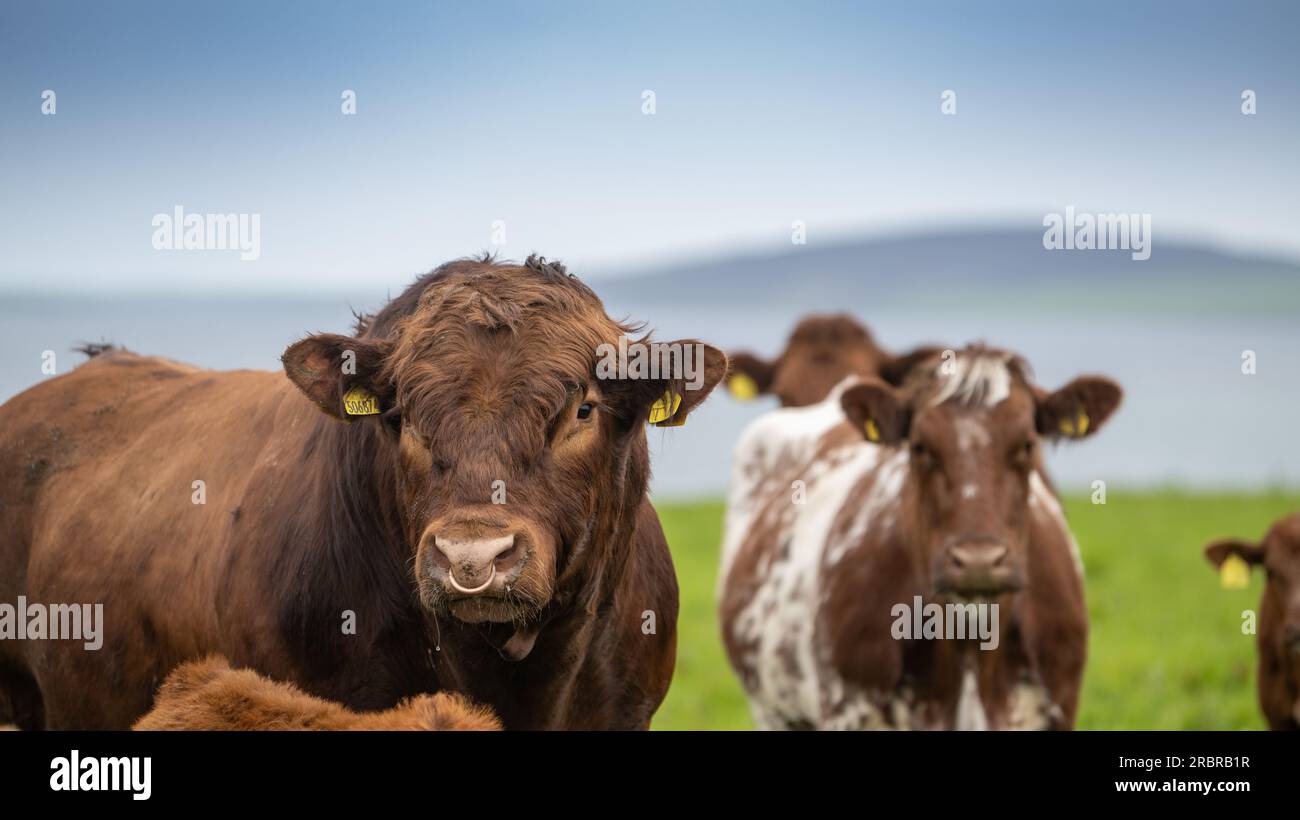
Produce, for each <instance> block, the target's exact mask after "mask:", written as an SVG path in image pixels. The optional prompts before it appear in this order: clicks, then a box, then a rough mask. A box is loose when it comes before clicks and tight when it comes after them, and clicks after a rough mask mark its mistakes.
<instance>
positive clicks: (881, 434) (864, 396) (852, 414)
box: [840, 379, 912, 445]
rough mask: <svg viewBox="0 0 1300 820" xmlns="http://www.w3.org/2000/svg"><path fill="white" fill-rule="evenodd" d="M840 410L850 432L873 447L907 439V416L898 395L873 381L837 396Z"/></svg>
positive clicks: (910, 422) (906, 410) (909, 416)
mask: <svg viewBox="0 0 1300 820" xmlns="http://www.w3.org/2000/svg"><path fill="white" fill-rule="evenodd" d="M840 407H842V408H844V415H846V416H848V418H849V422H850V423H852V424H853V427H854V429H856V430H857V431H858V432H859V433H861V434H862V437H863V438H865V439H866V440H867V441H870V442H871V443H873V444H884V445H889V444H897V443H898V442H900V441H902V440H903V439H905V438H907V434H908V430H909V429H910V427H911V424H912V420H911V413H910V412H908V409H907V407H906V405H904V403H903V401H902V398H901V397H900V396H899V395H898V391H896V390H895V389H894V388H892V387H890V386H889V385H887V384H885V383H884V382H882V381H877V380H875V379H870V380H867V381H863V382H859V383H858V384H855V385H853V386H852V387H850V388H848V389H847V390H845V391H844V392H843V393H842V394H841V395H840Z"/></svg>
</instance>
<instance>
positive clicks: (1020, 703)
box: [1001, 682, 1065, 731]
mask: <svg viewBox="0 0 1300 820" xmlns="http://www.w3.org/2000/svg"><path fill="white" fill-rule="evenodd" d="M1009 700H1010V702H1009V705H1008V707H1007V717H1006V722H1005V724H1004V725H1003V726H1002V727H1001V728H1003V729H1007V730H1013V731H1015V730H1019V731H1042V730H1045V729H1051V728H1052V727H1053V726H1055V725H1057V724H1058V723H1059V722H1060V721H1062V720H1064V719H1065V713H1064V712H1063V711H1062V710H1061V707H1059V706H1057V705H1056V704H1055V703H1053V702H1052V699H1051V697H1049V696H1048V694H1047V689H1045V688H1044V687H1043V686H1042V685H1040V684H1038V683H1028V682H1021V683H1018V684H1016V686H1015V688H1013V689H1012V690H1011V697H1010V699H1009Z"/></svg>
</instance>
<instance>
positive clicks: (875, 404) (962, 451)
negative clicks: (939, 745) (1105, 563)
mask: <svg viewBox="0 0 1300 820" xmlns="http://www.w3.org/2000/svg"><path fill="white" fill-rule="evenodd" d="M1119 401H1120V389H1119V387H1118V386H1117V385H1115V384H1114V383H1113V382H1111V381H1109V380H1107V379H1104V378H1101V377H1083V378H1079V379H1076V380H1075V381H1073V382H1071V383H1070V384H1068V385H1066V386H1065V387H1063V388H1061V389H1060V390H1058V391H1056V392H1054V393H1047V392H1046V391H1043V390H1040V389H1038V388H1036V387H1035V386H1033V385H1032V384H1031V383H1030V382H1029V380H1028V378H1027V376H1026V366H1025V365H1024V364H1023V363H1022V362H1021V360H1020V359H1019V358H1017V357H1015V356H1013V355H1011V354H1009V353H1006V352H1003V351H998V350H992V349H987V348H983V347H971V348H968V349H966V350H963V351H960V352H956V353H955V355H953V356H934V357H932V358H931V359H929V360H927V361H926V362H924V363H922V364H919V365H917V367H916V368H915V369H914V371H913V372H912V373H911V374H910V375H909V376H908V377H907V379H906V380H905V382H904V384H903V385H902V386H901V387H899V388H895V387H894V386H891V385H889V384H886V383H885V382H883V381H880V380H877V379H868V380H860V379H856V378H850V379H846V380H845V382H844V383H842V384H841V385H839V386H838V387H837V388H836V389H834V390H833V391H832V392H831V394H830V395H829V396H828V397H827V398H826V399H825V400H824V401H822V402H820V403H818V404H815V405H812V406H810V407H806V408H797V409H782V410H776V411H773V412H771V413H769V414H767V415H765V416H762V417H760V418H759V419H757V420H756V421H755V422H753V423H752V424H751V425H750V427H749V428H748V429H747V430H746V431H745V433H744V434H743V436H742V438H741V440H740V443H739V445H738V446H737V451H736V460H735V464H734V468H733V474H732V486H731V492H730V496H729V499H728V508H727V521H726V535H725V541H724V545H723V559H722V572H721V576H720V577H721V579H722V581H721V587H720V594H719V598H720V612H721V621H722V632H723V639H724V643H725V645H726V649H727V654H728V657H729V658H730V660H731V664H732V666H733V667H734V668H735V670H736V672H737V673H738V675H739V676H740V679H741V681H742V683H743V684H744V687H745V689H746V691H747V693H748V695H749V698H750V704H751V708H752V712H753V716H754V720H755V723H756V724H757V725H758V726H760V727H763V728H773V729H776V728H843V729H877V728H895V729H907V728H912V729H919V728H931V729H953V728H972V729H974V728H993V729H1003V728H1006V729H1010V728H1034V729H1045V728H1069V727H1071V726H1072V725H1073V723H1074V716H1075V708H1076V705H1077V701H1078V694H1079V685H1080V681H1081V678H1082V674H1083V666H1084V657H1085V651H1086V643H1087V627H1088V624H1087V615H1086V611H1085V609H1084V598H1083V576H1082V567H1081V565H1080V562H1079V557H1078V550H1077V546H1076V545H1075V543H1074V541H1073V538H1072V537H1071V535H1070V532H1069V530H1068V528H1067V527H1066V524H1065V520H1064V518H1063V516H1062V513H1061V507H1060V504H1059V503H1058V501H1057V498H1056V495H1055V493H1054V492H1053V490H1052V488H1051V486H1050V484H1049V483H1048V480H1047V478H1046V476H1045V473H1044V471H1043V465H1042V461H1041V457H1040V453H1039V449H1040V447H1041V445H1042V442H1043V441H1044V440H1054V439H1060V438H1071V439H1073V438H1083V437H1086V436H1091V435H1093V434H1095V433H1096V432H1097V430H1098V429H1100V428H1101V426H1102V424H1103V423H1104V422H1105V421H1106V420H1107V418H1108V417H1109V416H1110V415H1111V413H1112V412H1113V411H1114V410H1115V408H1116V407H1117V405H1118V404H1119ZM972 604H974V605H976V606H971V605H972ZM978 605H983V606H984V607H985V609H984V610H980V609H979V608H978ZM991 605H996V607H997V608H996V609H989V607H990V606H991ZM918 606H920V607H921V609H920V610H918V609H916V607H918ZM923 612H924V613H925V614H926V620H927V621H929V620H930V618H929V615H930V614H931V613H934V612H940V613H950V614H951V613H955V614H957V615H959V616H960V617H961V618H963V619H964V618H966V617H967V616H969V615H972V614H976V613H978V612H985V613H991V614H992V615H993V617H996V618H997V620H995V621H993V625H994V626H996V627H998V628H997V629H996V630H994V632H993V634H992V635H991V636H989V638H990V639H989V640H986V641H983V642H980V641H977V640H972V639H970V638H969V637H967V638H965V639H963V638H961V637H960V636H961V635H963V634H966V633H964V632H962V631H959V632H958V633H957V635H958V637H956V638H954V639H951V640H925V639H924V638H925V637H933V636H932V635H930V633H929V632H928V629H929V627H928V626H927V627H926V631H925V632H924V633H921V634H914V633H913V631H912V624H913V623H920V621H921V618H922V613H923ZM959 630H960V627H959ZM938 637H943V635H942V634H941V635H939V636H938ZM949 637H952V636H949ZM982 650H987V651H982Z"/></svg>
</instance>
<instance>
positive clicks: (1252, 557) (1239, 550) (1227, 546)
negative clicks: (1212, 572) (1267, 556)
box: [1205, 538, 1264, 569]
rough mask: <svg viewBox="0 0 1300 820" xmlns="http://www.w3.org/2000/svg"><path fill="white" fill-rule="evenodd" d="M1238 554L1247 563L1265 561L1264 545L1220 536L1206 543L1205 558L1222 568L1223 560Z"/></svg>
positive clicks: (1253, 563) (1255, 563)
mask: <svg viewBox="0 0 1300 820" xmlns="http://www.w3.org/2000/svg"><path fill="white" fill-rule="evenodd" d="M1234 555H1235V556H1237V557H1238V558H1240V559H1241V560H1243V561H1245V562H1246V563H1247V564H1251V565H1257V564H1262V563H1264V545H1263V544H1260V543H1257V542H1255V541H1244V540H1242V539H1240V538H1220V539H1219V540H1218V541H1211V542H1210V543H1208V544H1206V545H1205V558H1206V560H1207V561H1209V562H1210V563H1211V564H1214V566H1216V567H1218V568H1220V569H1222V568H1223V562H1224V561H1226V560H1228V558H1229V557H1230V556H1234Z"/></svg>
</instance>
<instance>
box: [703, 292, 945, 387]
mask: <svg viewBox="0 0 1300 820" xmlns="http://www.w3.org/2000/svg"><path fill="white" fill-rule="evenodd" d="M938 351H939V348H935V347H922V348H917V349H916V350H914V351H912V352H911V353H907V354H905V355H902V356H894V355H892V354H890V353H888V352H886V351H885V350H882V349H881V348H880V347H879V346H878V345H877V344H876V342H875V340H874V339H872V338H871V333H869V332H868V331H867V329H866V328H865V327H863V326H862V325H861V324H860V323H859V322H858V321H857V320H856V319H854V318H853V317H852V316H849V315H848V314H846V313H838V314H834V315H813V316H805V317H804V318H803V319H801V320H800V321H799V324H797V325H795V328H794V331H793V332H792V333H791V334H790V338H789V340H788V341H787V342H786V345H785V350H784V351H782V352H781V355H779V356H777V357H776V358H775V359H771V360H768V359H763V358H761V357H759V356H756V355H754V354H753V353H749V352H743V351H742V352H737V353H732V354H731V355H730V357H729V358H730V359H731V372H730V374H729V375H728V377H727V386H728V387H729V388H730V390H731V392H732V395H734V396H736V397H737V398H739V399H742V400H748V399H751V398H753V397H754V396H757V395H762V394H766V393H771V394H773V395H775V396H776V397H777V398H778V399H780V401H781V406H782V407H806V406H808V405H810V404H816V403H817V402H819V401H821V400H822V399H824V398H826V394H827V393H829V392H830V391H831V388H832V387H834V386H835V385H837V384H839V383H840V382H841V381H843V380H844V377H845V376H878V377H880V378H882V379H884V380H885V381H887V382H889V383H890V384H898V383H899V382H900V381H902V379H903V377H904V376H906V375H907V372H908V370H910V369H911V368H912V366H913V365H915V364H916V363H917V362H920V361H924V360H925V359H928V358H930V357H931V356H933V355H934V354H935V353H937V352H938Z"/></svg>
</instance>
